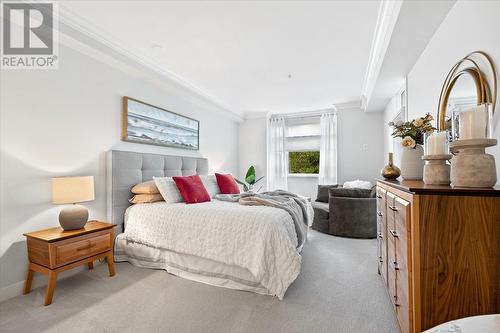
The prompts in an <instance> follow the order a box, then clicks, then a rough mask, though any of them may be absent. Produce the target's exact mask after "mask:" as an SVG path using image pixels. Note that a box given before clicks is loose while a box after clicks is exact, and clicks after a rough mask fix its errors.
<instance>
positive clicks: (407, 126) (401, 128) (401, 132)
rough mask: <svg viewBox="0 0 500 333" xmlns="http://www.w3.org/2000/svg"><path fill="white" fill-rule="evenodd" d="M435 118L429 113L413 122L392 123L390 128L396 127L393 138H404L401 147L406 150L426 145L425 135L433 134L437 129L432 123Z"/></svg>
mask: <svg viewBox="0 0 500 333" xmlns="http://www.w3.org/2000/svg"><path fill="white" fill-rule="evenodd" d="M432 120H434V118H433V117H432V116H431V115H430V114H429V113H428V114H426V115H425V116H424V117H420V118H417V119H414V120H411V121H406V122H402V121H397V122H392V121H391V122H390V123H389V126H392V127H394V131H393V132H392V134H391V135H392V136H393V137H395V138H402V141H401V145H402V146H403V147H405V148H415V147H416V146H417V145H423V144H424V133H432V132H434V130H435V129H436V128H435V127H433V126H432V124H431V121H432Z"/></svg>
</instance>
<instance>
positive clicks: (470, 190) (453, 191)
mask: <svg viewBox="0 0 500 333" xmlns="http://www.w3.org/2000/svg"><path fill="white" fill-rule="evenodd" d="M377 182H380V183H382V184H385V185H388V186H391V187H394V188H396V189H398V190H401V191H405V192H409V193H415V194H446V195H478V196H500V186H498V185H497V186H494V187H488V188H475V187H453V186H449V185H426V184H424V182H423V181H421V180H402V181H398V180H386V179H377Z"/></svg>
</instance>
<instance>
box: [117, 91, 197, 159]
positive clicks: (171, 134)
mask: <svg viewBox="0 0 500 333" xmlns="http://www.w3.org/2000/svg"><path fill="white" fill-rule="evenodd" d="M122 140H123V141H129V142H137V143H146V144H152V145H159V146H166V147H177V148H186V149H195V150H198V149H200V122H199V121H198V120H195V119H192V118H189V117H185V116H181V115H180V114H177V113H174V112H171V111H167V110H165V109H162V108H159V107H157V106H153V105H151V104H147V103H144V102H141V101H138V100H136V99H133V98H130V97H126V96H124V97H123V127H122Z"/></svg>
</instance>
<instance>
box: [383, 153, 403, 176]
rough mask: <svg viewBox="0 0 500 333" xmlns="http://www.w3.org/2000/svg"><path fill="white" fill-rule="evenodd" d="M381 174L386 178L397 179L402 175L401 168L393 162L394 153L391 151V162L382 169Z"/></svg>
mask: <svg viewBox="0 0 500 333" xmlns="http://www.w3.org/2000/svg"><path fill="white" fill-rule="evenodd" d="M381 174H382V177H384V178H385V179H396V178H398V177H399V176H400V175H401V170H399V168H398V167H397V166H395V165H394V163H393V160H392V153H389V164H387V165H386V166H385V167H384V168H383V169H382V172H381Z"/></svg>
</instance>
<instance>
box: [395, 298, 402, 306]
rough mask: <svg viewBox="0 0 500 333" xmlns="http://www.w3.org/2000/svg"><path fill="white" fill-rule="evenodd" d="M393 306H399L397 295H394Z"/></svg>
mask: <svg viewBox="0 0 500 333" xmlns="http://www.w3.org/2000/svg"><path fill="white" fill-rule="evenodd" d="M394 306H395V307H400V306H401V304H399V303H398V296H396V295H394Z"/></svg>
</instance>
